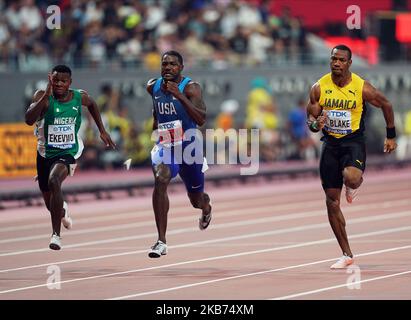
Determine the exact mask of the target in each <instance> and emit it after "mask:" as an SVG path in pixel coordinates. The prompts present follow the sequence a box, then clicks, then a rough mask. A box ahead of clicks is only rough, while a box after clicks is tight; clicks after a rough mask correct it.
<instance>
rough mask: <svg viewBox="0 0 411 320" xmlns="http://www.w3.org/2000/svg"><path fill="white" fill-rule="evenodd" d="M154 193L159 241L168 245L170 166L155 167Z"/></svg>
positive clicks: (160, 165) (158, 165) (159, 165)
mask: <svg viewBox="0 0 411 320" xmlns="http://www.w3.org/2000/svg"><path fill="white" fill-rule="evenodd" d="M153 173H154V191H153V210H154V215H155V219H156V226H157V232H158V240H160V241H162V242H164V243H166V231H167V215H168V210H169V208H170V202H169V200H168V194H167V187H168V185H169V183H170V181H171V178H172V176H171V170H170V167H169V166H168V165H165V164H157V165H153Z"/></svg>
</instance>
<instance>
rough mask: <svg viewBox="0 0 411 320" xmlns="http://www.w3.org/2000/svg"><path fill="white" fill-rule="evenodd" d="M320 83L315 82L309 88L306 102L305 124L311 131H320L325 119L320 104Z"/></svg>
mask: <svg viewBox="0 0 411 320" xmlns="http://www.w3.org/2000/svg"><path fill="white" fill-rule="evenodd" d="M320 94H321V90H320V84H319V83H318V82H316V83H315V84H314V85H313V86H312V87H311V90H310V99H309V101H308V104H307V125H308V127H309V128H310V130H311V131H313V132H318V131H320V130H321V129H322V128H323V127H324V125H325V120H326V114H325V113H323V112H322V107H321V106H320Z"/></svg>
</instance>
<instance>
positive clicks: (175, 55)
mask: <svg viewBox="0 0 411 320" xmlns="http://www.w3.org/2000/svg"><path fill="white" fill-rule="evenodd" d="M166 55H167V56H174V57H177V60H178V62H179V63H180V64H181V65H182V64H183V57H182V55H181V54H180V53H179V52H177V51H174V50H170V51H166V52H164V53H163V55H162V56H161V60H163V58H164V56H166Z"/></svg>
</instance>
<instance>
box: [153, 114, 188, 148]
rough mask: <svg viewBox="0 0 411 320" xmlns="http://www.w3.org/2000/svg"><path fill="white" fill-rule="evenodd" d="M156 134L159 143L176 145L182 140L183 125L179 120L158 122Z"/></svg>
mask: <svg viewBox="0 0 411 320" xmlns="http://www.w3.org/2000/svg"><path fill="white" fill-rule="evenodd" d="M158 135H159V139H160V144H162V145H165V146H176V145H179V144H182V142H183V135H184V132H183V126H182V124H181V121H180V120H175V121H170V122H164V123H159V124H158Z"/></svg>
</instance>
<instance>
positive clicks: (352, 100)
mask: <svg viewBox="0 0 411 320" xmlns="http://www.w3.org/2000/svg"><path fill="white" fill-rule="evenodd" d="M351 77H352V80H351V82H350V83H348V84H347V85H346V86H344V87H339V86H337V85H336V84H335V83H334V82H333V81H332V79H331V73H328V74H326V75H325V76H323V77H322V78H321V79H320V80H319V81H318V82H319V84H320V88H321V95H320V100H319V104H320V106H321V107H322V109H323V110H324V111H326V112H327V120H326V123H325V126H324V130H323V132H324V134H325V135H326V136H332V137H334V138H337V139H340V138H343V137H346V136H348V135H350V136H351V135H360V134H362V132H363V130H364V116H365V110H366V108H365V104H364V103H363V97H362V90H363V86H364V80H363V79H362V78H360V77H359V76H358V75H356V74H355V73H351Z"/></svg>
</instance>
